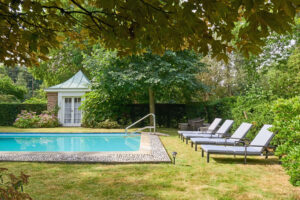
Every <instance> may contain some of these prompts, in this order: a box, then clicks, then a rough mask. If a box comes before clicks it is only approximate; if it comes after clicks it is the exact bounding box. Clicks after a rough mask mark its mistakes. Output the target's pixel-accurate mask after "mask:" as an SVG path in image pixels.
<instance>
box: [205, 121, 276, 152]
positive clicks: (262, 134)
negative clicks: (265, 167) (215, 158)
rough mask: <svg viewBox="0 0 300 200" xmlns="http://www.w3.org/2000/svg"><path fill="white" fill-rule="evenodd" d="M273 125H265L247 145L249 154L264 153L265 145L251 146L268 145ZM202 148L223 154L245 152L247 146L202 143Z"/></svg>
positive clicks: (272, 134) (271, 136)
mask: <svg viewBox="0 0 300 200" xmlns="http://www.w3.org/2000/svg"><path fill="white" fill-rule="evenodd" d="M270 127H272V125H268V124H266V125H264V126H263V127H262V128H261V130H260V131H259V132H258V134H257V135H256V136H255V138H254V139H253V140H252V142H251V143H250V146H249V147H247V154H254V155H259V154H261V153H262V150H263V147H251V145H258V146H267V145H268V144H269V143H270V141H271V140H272V138H273V136H274V133H272V132H271V131H269V130H268V129H269V128H270ZM201 149H203V150H204V151H206V152H208V153H223V154H244V153H245V147H243V146H218V145H201Z"/></svg>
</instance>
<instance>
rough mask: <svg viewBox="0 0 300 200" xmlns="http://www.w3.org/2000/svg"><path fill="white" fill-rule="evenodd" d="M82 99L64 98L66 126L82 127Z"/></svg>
mask: <svg viewBox="0 0 300 200" xmlns="http://www.w3.org/2000/svg"><path fill="white" fill-rule="evenodd" d="M80 105H81V98H80V97H65V98H64V115H63V116H64V126H80V124H81V123H80V122H81V110H79V106H80Z"/></svg>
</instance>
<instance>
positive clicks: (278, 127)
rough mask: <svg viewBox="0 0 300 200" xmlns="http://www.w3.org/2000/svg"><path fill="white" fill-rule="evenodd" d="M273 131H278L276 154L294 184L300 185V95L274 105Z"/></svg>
mask: <svg viewBox="0 0 300 200" xmlns="http://www.w3.org/2000/svg"><path fill="white" fill-rule="evenodd" d="M272 111H273V112H274V122H273V125H274V126H273V128H272V130H273V131H278V133H277V134H276V136H275V138H274V139H273V141H274V143H275V144H276V145H278V147H277V149H276V155H278V156H280V157H282V164H283V166H284V168H285V169H286V170H287V173H288V174H289V175H290V176H291V179H290V181H291V183H292V184H293V185H297V186H299V185H300V175H299V174H300V173H299V172H300V97H295V98H291V99H279V100H277V101H276V102H275V103H274V105H273V107H272Z"/></svg>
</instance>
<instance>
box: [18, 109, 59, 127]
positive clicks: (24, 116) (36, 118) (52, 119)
mask: <svg viewBox="0 0 300 200" xmlns="http://www.w3.org/2000/svg"><path fill="white" fill-rule="evenodd" d="M13 125H14V126H15V127H18V128H51V127H57V126H58V125H59V122H58V119H57V117H56V116H55V115H54V114H53V113H49V112H47V111H45V112H43V113H42V114H40V115H36V113H35V112H28V111H26V110H24V111H22V112H21V114H19V115H18V118H17V119H16V121H15V123H14V124H13Z"/></svg>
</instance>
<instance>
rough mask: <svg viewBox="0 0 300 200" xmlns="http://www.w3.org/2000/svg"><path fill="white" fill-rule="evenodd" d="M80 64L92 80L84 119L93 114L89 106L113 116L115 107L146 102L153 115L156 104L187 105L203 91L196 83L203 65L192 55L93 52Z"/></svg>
mask: <svg viewBox="0 0 300 200" xmlns="http://www.w3.org/2000/svg"><path fill="white" fill-rule="evenodd" d="M83 63H84V65H85V66H86V67H89V68H90V71H91V73H92V76H93V77H94V78H93V89H94V92H92V93H91V94H88V96H87V101H86V102H85V103H84V106H85V110H87V109H88V110H89V112H86V114H85V116H87V115H89V114H88V113H92V112H91V111H90V109H89V104H90V106H91V107H97V106H99V107H102V108H99V109H98V108H97V109H95V110H99V111H100V110H101V109H103V107H105V108H108V109H110V111H106V113H109V112H112V113H113V112H114V110H115V109H116V107H118V106H120V105H124V104H126V103H132V102H149V107H150V112H151V113H155V110H154V108H155V102H156V101H159V102H186V101H189V100H190V99H191V97H192V95H193V93H194V92H195V91H198V90H200V89H201V88H203V87H204V86H203V84H202V83H201V82H199V81H198V80H197V79H196V74H198V73H199V72H201V70H202V69H203V68H204V64H203V63H201V62H200V57H199V55H197V54H196V53H194V52H191V51H180V52H172V51H166V52H165V54H164V55H163V56H158V55H154V54H152V53H151V52H147V53H144V54H143V55H140V56H129V57H125V58H118V57H117V55H116V52H109V51H105V50H104V49H101V48H94V51H93V52H92V54H91V56H89V55H85V56H84V61H83ZM147 98H148V99H149V100H147ZM93 100H95V101H97V100H99V101H100V102H99V103H96V102H95V101H93ZM91 102H92V103H91ZM103 104H106V106H103ZM102 113H104V112H102Z"/></svg>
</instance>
